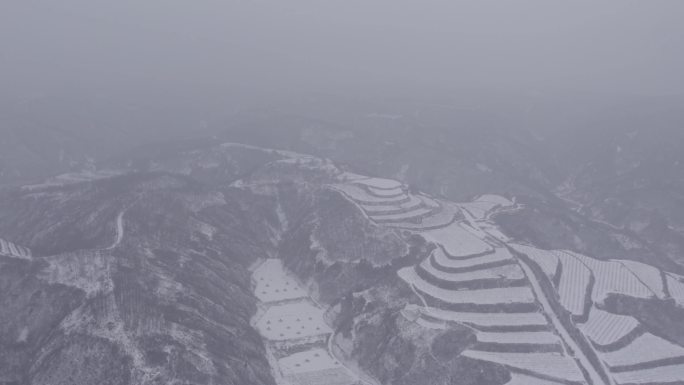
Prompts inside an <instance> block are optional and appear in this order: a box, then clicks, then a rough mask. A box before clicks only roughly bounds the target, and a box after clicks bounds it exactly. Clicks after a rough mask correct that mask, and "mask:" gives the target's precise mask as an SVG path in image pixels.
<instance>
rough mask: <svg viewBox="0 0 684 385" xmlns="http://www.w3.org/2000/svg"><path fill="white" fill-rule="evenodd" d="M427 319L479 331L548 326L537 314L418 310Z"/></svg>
mask: <svg viewBox="0 0 684 385" xmlns="http://www.w3.org/2000/svg"><path fill="white" fill-rule="evenodd" d="M420 311H421V312H422V313H424V314H426V315H427V316H428V317H432V318H436V319H440V320H443V321H451V322H457V323H462V324H467V325H469V326H472V327H474V328H476V329H480V330H492V329H535V330H542V329H544V328H548V327H549V324H548V321H547V320H546V318H544V315H543V314H541V313H537V312H528V313H481V312H456V311H450V310H443V309H439V308H434V307H430V308H425V309H421V310H420Z"/></svg>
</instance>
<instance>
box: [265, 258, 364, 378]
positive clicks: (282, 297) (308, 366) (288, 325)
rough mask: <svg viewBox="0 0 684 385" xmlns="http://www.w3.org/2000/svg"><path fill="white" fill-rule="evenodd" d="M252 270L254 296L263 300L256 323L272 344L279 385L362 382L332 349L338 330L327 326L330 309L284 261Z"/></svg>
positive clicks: (271, 353)
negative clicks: (311, 295)
mask: <svg viewBox="0 0 684 385" xmlns="http://www.w3.org/2000/svg"><path fill="white" fill-rule="evenodd" d="M252 269H253V274H252V284H253V288H254V292H255V294H256V296H257V298H259V299H260V301H261V303H260V304H259V308H260V311H259V313H258V314H257V316H255V318H254V319H253V320H252V324H253V326H254V327H255V328H256V329H257V330H258V331H259V333H260V334H261V336H262V337H263V338H264V339H265V340H266V348H267V351H268V353H269V357H271V359H270V360H269V362H271V366H272V369H273V374H274V378H275V379H276V382H277V383H278V385H355V384H358V383H362V382H359V378H358V376H356V375H355V373H354V372H353V371H351V370H350V369H348V368H347V367H346V366H344V365H343V364H342V363H341V362H339V361H338V360H337V359H336V358H335V356H334V354H333V352H332V350H331V349H330V341H331V336H332V333H333V330H332V329H331V328H330V327H329V326H328V325H327V324H326V323H325V320H324V313H325V311H324V310H323V309H322V308H321V307H319V306H318V305H317V304H316V303H315V302H314V301H313V300H312V299H311V298H310V297H309V296H308V293H307V291H306V290H305V289H304V288H303V287H302V286H301V285H300V284H299V282H297V280H296V279H294V278H293V277H292V276H291V275H290V274H289V273H288V272H287V270H286V269H285V267H284V266H283V264H282V261H281V260H278V259H267V260H266V261H264V262H263V263H261V264H259V265H257V266H253V267H252ZM285 290H287V291H285ZM276 352H279V354H276ZM276 356H278V357H280V358H279V359H277V358H275V357H276Z"/></svg>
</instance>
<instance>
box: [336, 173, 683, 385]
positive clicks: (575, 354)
mask: <svg viewBox="0 0 684 385" xmlns="http://www.w3.org/2000/svg"><path fill="white" fill-rule="evenodd" d="M333 188H335V189H336V190H338V191H340V192H342V193H343V194H344V195H345V196H346V197H347V198H348V199H350V200H351V201H352V202H354V203H355V204H357V205H358V207H359V208H360V209H361V210H362V211H363V212H364V213H365V214H366V215H367V216H368V218H369V219H370V220H372V221H374V222H375V223H377V224H378V225H383V226H388V227H398V228H402V229H405V230H411V231H414V232H415V233H416V234H419V235H421V236H422V237H423V238H425V239H426V240H427V241H429V242H431V243H433V244H434V245H435V249H434V250H433V251H432V253H431V254H430V256H429V257H428V258H426V259H425V260H423V261H421V262H420V263H418V264H417V265H416V266H409V267H405V268H402V269H400V270H399V271H398V275H399V277H400V278H401V279H402V280H404V281H405V282H406V283H407V284H408V285H409V286H410V288H411V289H412V290H413V292H414V293H415V294H416V296H417V297H418V299H419V304H412V305H407V306H406V308H405V309H404V312H403V313H402V314H404V316H405V317H406V318H407V319H408V320H411V321H414V322H416V323H417V324H418V325H420V326H422V327H424V328H427V329H448V328H450V327H451V326H452V325H455V324H458V325H464V326H466V327H468V328H471V329H472V330H473V331H475V333H476V335H477V343H476V344H475V345H474V346H473V347H472V348H470V349H468V350H466V351H465V352H463V353H462V354H463V355H464V356H466V357H470V358H473V359H478V360H484V361H489V362H495V363H498V364H501V365H503V366H505V367H506V368H508V369H509V371H510V372H511V373H512V379H511V381H510V382H509V385H518V384H529V385H533V384H614V385H631V384H641V385H644V384H649V385H656V384H658V385H659V384H683V383H684V348H682V347H681V346H679V345H677V344H675V343H673V342H671V341H667V340H665V339H663V338H662V337H658V336H655V335H653V334H650V333H648V332H647V330H646V328H645V327H644V326H643V325H641V324H640V323H639V321H638V320H637V319H635V318H633V317H630V316H625V315H619V314H613V313H610V312H608V311H606V310H605V309H603V305H604V302H605V300H606V299H607V298H608V297H609V296H611V295H614V294H619V295H623V296H628V297H632V298H638V299H668V298H672V299H674V300H675V301H676V303H678V304H679V306H684V278H682V277H679V276H677V275H674V274H671V273H666V272H663V271H660V270H659V269H657V268H655V267H652V266H649V265H646V264H643V263H639V262H633V261H622V260H611V261H599V260H596V259H594V258H591V257H588V256H584V255H581V254H577V253H573V252H569V251H564V250H541V249H538V248H535V247H533V246H530V245H522V244H516V243H513V242H511V240H510V239H509V238H508V237H507V236H506V235H505V234H503V233H501V231H500V230H499V229H498V228H497V227H496V225H495V224H494V223H493V222H491V221H490V219H489V218H491V217H492V216H493V215H495V214H496V213H497V212H498V211H504V210H514V209H515V207H516V205H515V204H514V203H513V202H511V201H510V200H508V199H506V198H502V197H497V196H493V195H485V196H482V197H479V198H478V199H476V200H475V201H474V202H471V203H466V204H454V203H452V202H444V201H437V202H435V204H431V205H429V204H426V203H425V199H424V198H425V197H422V196H421V195H411V194H409V193H408V192H407V190H406V189H405V188H403V187H401V185H400V184H399V183H398V182H396V183H392V182H389V181H385V180H383V181H382V182H381V181H378V180H375V179H374V180H373V181H372V182H368V181H367V180H365V179H363V178H357V179H355V180H354V182H353V183H351V184H350V183H343V184H339V185H335V186H333ZM378 188H384V191H383V192H380V191H379V190H378ZM400 191H401V192H400ZM431 201H434V200H432V199H431ZM368 202H372V203H371V204H369V203H368ZM449 217H450V218H451V219H448V218H449ZM436 218H439V220H436ZM435 224H437V225H436V226H435Z"/></svg>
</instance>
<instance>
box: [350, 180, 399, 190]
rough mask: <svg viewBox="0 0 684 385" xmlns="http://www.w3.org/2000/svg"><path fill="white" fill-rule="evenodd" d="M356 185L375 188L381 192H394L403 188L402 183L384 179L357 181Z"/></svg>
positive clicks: (355, 181)
mask: <svg viewBox="0 0 684 385" xmlns="http://www.w3.org/2000/svg"><path fill="white" fill-rule="evenodd" d="M354 183H357V184H362V185H364V186H368V187H373V188H376V189H381V190H393V189H397V188H401V182H399V181H396V180H393V179H383V178H365V179H356V180H354Z"/></svg>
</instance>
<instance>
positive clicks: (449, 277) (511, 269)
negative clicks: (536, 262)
mask: <svg viewBox="0 0 684 385" xmlns="http://www.w3.org/2000/svg"><path fill="white" fill-rule="evenodd" d="M420 266H421V268H422V269H423V270H424V271H425V272H427V273H428V274H430V275H432V276H433V277H435V278H437V279H440V280H445V281H451V282H467V281H477V280H482V279H501V280H504V279H506V280H519V279H524V278H525V274H524V273H523V271H522V269H521V268H520V266H518V265H517V264H508V265H504V266H496V267H492V268H489V269H482V270H475V271H470V272H466V273H447V272H444V271H441V270H438V269H436V268H435V267H434V266H433V265H432V263H431V260H430V259H429V258H428V259H426V260H424V261H423V262H421V264H420Z"/></svg>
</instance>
